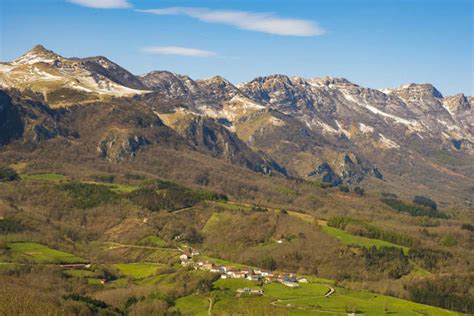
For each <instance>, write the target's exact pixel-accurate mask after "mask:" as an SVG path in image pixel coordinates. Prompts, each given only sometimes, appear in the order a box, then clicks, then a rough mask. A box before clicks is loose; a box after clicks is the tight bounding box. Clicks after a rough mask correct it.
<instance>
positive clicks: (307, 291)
mask: <svg viewBox="0 0 474 316" xmlns="http://www.w3.org/2000/svg"><path fill="white" fill-rule="evenodd" d="M243 287H249V288H258V287H259V286H258V284H257V283H256V282H251V281H248V280H245V279H220V280H218V281H216V282H214V290H213V291H212V292H211V293H209V294H208V295H206V296H203V295H196V294H192V295H189V296H186V297H183V298H180V299H178V300H177V303H176V308H177V309H179V310H180V311H181V312H183V314H185V315H205V314H206V313H207V309H208V308H209V300H210V299H212V300H213V306H212V313H215V314H220V313H230V314H233V313H235V314H241V313H243V314H245V313H246V312H250V311H253V312H256V314H254V315H258V313H259V311H261V312H262V313H265V314H268V313H271V314H274V315H347V313H352V312H355V313H357V314H358V315H385V314H392V315H407V316H408V315H433V316H435V315H436V316H437V315H457V313H455V312H450V311H446V310H442V309H439V308H436V307H432V306H427V305H423V304H417V303H413V302H410V301H406V300H403V299H398V298H394V297H390V296H384V295H378V294H373V293H369V292H365V291H353V290H348V289H345V288H342V287H337V286H335V287H334V289H335V292H334V293H333V294H332V295H330V296H328V297H324V296H325V295H326V294H328V293H329V292H330V286H328V285H325V284H321V283H308V284H302V286H301V287H300V288H289V287H286V286H284V285H282V284H279V283H271V284H265V285H264V286H263V289H264V295H263V296H259V295H244V296H241V297H237V296H236V290H237V289H238V288H243ZM249 307H252V309H249Z"/></svg>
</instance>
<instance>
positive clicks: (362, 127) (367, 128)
mask: <svg viewBox="0 0 474 316" xmlns="http://www.w3.org/2000/svg"><path fill="white" fill-rule="evenodd" d="M359 129H360V131H361V132H362V133H364V134H371V133H373V132H374V128H373V127H372V126H369V125H365V124H364V123H359Z"/></svg>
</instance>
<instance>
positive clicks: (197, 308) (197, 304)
mask: <svg viewBox="0 0 474 316" xmlns="http://www.w3.org/2000/svg"><path fill="white" fill-rule="evenodd" d="M208 306H209V300H208V299H207V298H205V297H202V296H199V295H195V294H192V295H188V296H185V297H182V298H180V299H177V300H176V309H179V310H180V311H181V312H182V313H183V314H184V315H196V316H200V315H202V316H204V315H207V311H208Z"/></svg>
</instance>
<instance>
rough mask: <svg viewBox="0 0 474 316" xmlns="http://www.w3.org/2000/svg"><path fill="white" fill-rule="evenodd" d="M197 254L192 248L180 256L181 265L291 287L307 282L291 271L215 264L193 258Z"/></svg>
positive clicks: (248, 290)
mask: <svg viewBox="0 0 474 316" xmlns="http://www.w3.org/2000/svg"><path fill="white" fill-rule="evenodd" d="M197 256H199V252H198V251H196V250H192V251H191V252H190V253H189V254H182V255H181V256H180V259H181V265H182V266H185V267H189V266H190V267H193V268H194V269H196V270H206V271H210V272H212V273H217V274H219V275H220V277H221V279H247V280H249V281H257V282H258V281H260V282H263V283H267V284H268V283H273V282H278V283H281V284H283V285H285V286H288V287H291V288H298V287H300V283H308V280H307V279H306V278H304V277H297V276H296V274H293V273H276V272H274V271H269V270H265V269H260V268H235V267H232V266H225V265H222V264H215V263H213V262H211V261H208V260H195V258H196V257H197ZM237 292H239V293H249V294H263V291H262V290H261V289H255V290H254V289H249V288H243V289H238V290H237Z"/></svg>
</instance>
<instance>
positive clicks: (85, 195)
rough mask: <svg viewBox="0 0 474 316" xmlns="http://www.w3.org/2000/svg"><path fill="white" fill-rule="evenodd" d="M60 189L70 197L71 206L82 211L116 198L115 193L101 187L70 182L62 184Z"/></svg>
mask: <svg viewBox="0 0 474 316" xmlns="http://www.w3.org/2000/svg"><path fill="white" fill-rule="evenodd" d="M61 188H62V189H63V190H64V191H66V192H67V193H68V194H69V195H70V197H71V198H72V200H73V205H74V206H75V207H78V208H82V209H86V208H92V207H96V206H98V205H100V204H103V203H110V202H112V201H114V200H116V199H117V198H118V195H117V194H116V193H115V192H113V191H111V190H110V189H109V188H108V187H106V186H102V185H96V184H89V183H81V182H70V183H65V184H63V185H62V186H61Z"/></svg>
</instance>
